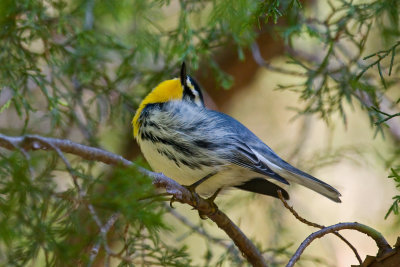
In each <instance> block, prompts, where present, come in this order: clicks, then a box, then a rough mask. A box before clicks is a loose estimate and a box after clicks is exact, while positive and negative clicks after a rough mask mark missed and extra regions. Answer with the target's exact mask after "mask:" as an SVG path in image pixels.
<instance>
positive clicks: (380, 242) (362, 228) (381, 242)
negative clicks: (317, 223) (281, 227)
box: [286, 222, 392, 267]
mask: <svg viewBox="0 0 400 267" xmlns="http://www.w3.org/2000/svg"><path fill="white" fill-rule="evenodd" d="M345 229H348V230H357V231H359V232H361V233H364V234H366V235H368V236H369V237H371V238H372V239H374V241H375V242H376V245H377V246H378V248H379V252H378V257H382V256H383V255H385V254H386V253H391V252H392V248H391V247H390V245H389V244H388V243H387V241H386V240H385V238H384V237H383V236H382V234H381V233H379V232H378V231H376V230H375V229H373V228H371V227H369V226H366V225H363V224H360V223H357V222H348V223H338V224H335V225H331V226H328V227H325V228H323V229H321V230H319V231H317V232H314V233H312V234H311V235H309V236H308V237H307V238H306V239H305V240H304V241H303V242H302V243H301V245H300V246H299V248H298V249H297V250H296V252H295V254H294V255H293V256H292V258H291V259H290V261H289V263H288V264H287V265H286V267H292V266H294V264H295V263H296V262H297V261H298V260H299V258H300V256H301V254H302V253H303V252H304V250H305V249H306V247H308V246H309V245H310V244H311V242H313V241H314V240H315V239H317V238H321V237H323V236H324V235H326V234H330V233H335V232H337V231H339V230H345Z"/></svg>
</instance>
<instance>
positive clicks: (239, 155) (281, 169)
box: [209, 111, 341, 202]
mask: <svg viewBox="0 0 400 267" xmlns="http://www.w3.org/2000/svg"><path fill="white" fill-rule="evenodd" d="M209 112H210V117H215V119H217V118H218V119H220V122H221V123H222V125H221V126H223V127H224V128H225V129H229V131H230V132H231V133H232V135H231V142H232V145H234V146H235V150H234V151H235V153H233V157H232V158H231V159H230V161H231V162H232V163H234V164H237V165H239V166H242V167H246V168H249V169H251V170H253V171H255V172H258V173H260V174H264V175H266V176H269V177H272V178H274V179H276V180H278V181H280V182H283V183H288V182H287V181H286V180H288V181H289V182H295V183H298V184H301V185H303V186H305V187H307V188H309V189H312V190H314V191H316V192H317V193H320V194H322V195H324V196H326V197H327V198H329V199H331V200H333V201H335V202H341V200H340V198H339V197H340V196H341V195H340V193H339V192H338V191H337V190H336V189H335V188H333V187H332V186H330V185H328V184H327V183H324V182H323V181H321V180H319V179H317V178H315V177H313V176H311V175H310V174H308V173H305V172H303V171H301V170H299V169H297V168H295V167H293V166H292V165H290V164H289V163H287V162H286V161H284V160H283V159H281V158H280V157H279V156H278V155H277V154H276V153H275V152H274V151H273V150H272V149H271V148H270V147H268V146H267V145H266V144H264V143H263V142H262V141H261V140H260V139H259V138H258V137H257V136H256V135H255V134H253V133H252V132H251V131H250V130H249V129H247V128H246V127H245V126H244V125H243V124H241V123H240V122H238V121H237V120H235V119H233V118H232V117H230V116H228V115H226V114H223V113H219V112H216V111H209Z"/></svg>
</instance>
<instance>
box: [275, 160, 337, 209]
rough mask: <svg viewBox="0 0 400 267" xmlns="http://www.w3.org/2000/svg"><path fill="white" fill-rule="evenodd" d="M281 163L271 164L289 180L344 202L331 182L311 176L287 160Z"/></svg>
mask: <svg viewBox="0 0 400 267" xmlns="http://www.w3.org/2000/svg"><path fill="white" fill-rule="evenodd" d="M279 163H280V164H279V166H277V165H275V164H273V165H274V166H271V169H272V170H273V171H274V172H276V173H278V174H279V175H280V176H282V177H284V178H285V179H287V180H288V181H289V182H294V183H297V184H301V185H303V186H305V187H307V188H309V189H311V190H314V191H315V192H317V193H320V194H321V195H323V196H326V197H327V198H329V199H331V200H333V201H335V202H342V201H341V200H340V196H341V194H340V193H339V191H337V190H336V189H335V188H333V187H332V186H330V185H329V184H327V183H324V182H323V181H321V180H319V179H317V178H315V177H313V176H311V175H310V174H308V173H305V172H303V171H301V170H299V169H297V168H295V167H293V166H292V165H290V164H289V163H287V162H286V161H283V160H282V162H279Z"/></svg>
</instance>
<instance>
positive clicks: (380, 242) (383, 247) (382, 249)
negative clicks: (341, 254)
mask: <svg viewBox="0 0 400 267" xmlns="http://www.w3.org/2000/svg"><path fill="white" fill-rule="evenodd" d="M278 195H279V198H280V200H281V201H282V203H283V205H284V206H285V208H287V209H288V210H289V211H290V212H291V213H292V214H293V215H294V217H295V218H296V219H297V220H299V221H301V222H302V223H304V224H306V225H309V226H312V227H316V228H319V229H321V231H322V230H324V229H326V228H330V227H331V226H329V227H326V226H324V225H320V224H316V223H313V222H310V221H308V220H306V219H304V218H303V217H301V216H300V215H299V214H298V213H297V212H296V211H295V210H294V209H293V207H291V206H289V204H288V203H287V202H286V200H285V198H284V197H283V195H282V192H281V191H278ZM344 224H353V226H354V227H356V228H357V227H358V228H363V231H361V230H359V229H356V228H354V229H355V230H358V231H360V232H363V233H365V234H367V235H369V236H370V237H371V238H373V239H374V240H375V241H376V243H377V246H378V248H379V253H380V254H382V253H386V252H387V251H388V250H391V247H390V245H389V244H388V243H387V241H386V240H385V238H384V237H383V236H382V235H381V234H380V233H379V232H377V231H376V230H374V229H372V228H370V227H368V226H366V225H362V224H359V223H356V222H355V223H344ZM349 229H353V228H349ZM329 233H333V234H334V235H336V236H337V237H339V238H340V239H341V240H342V241H343V242H345V243H346V244H347V245H348V246H349V247H350V249H351V250H352V251H353V252H354V255H355V256H356V258H357V260H358V262H359V263H360V264H362V259H361V257H360V255H359V254H358V252H357V249H356V248H355V247H354V246H353V245H352V244H351V243H350V242H349V241H348V240H347V239H346V238H344V237H343V236H342V235H341V234H339V233H338V232H337V231H330V232H329ZM311 242H312V240H311V241H310V243H311ZM303 243H304V241H303ZM302 245H303V244H302ZM307 246H308V245H306V246H305V247H304V248H303V249H302V250H301V252H300V253H299V255H298V258H299V257H300V255H301V254H302V252H303V251H304V249H305V248H306V247H307ZM299 249H300V247H299ZM299 249H298V250H297V251H296V253H297V252H298V251H299ZM296 253H295V254H294V255H293V257H292V259H293V258H294V257H295V256H296ZM298 258H297V259H296V260H295V261H294V262H293V263H292V265H293V264H294V263H295V262H296V261H297V260H298ZM292 259H291V261H292ZM291 261H290V262H291ZM290 262H289V264H290ZM289 264H288V265H287V267H289V266H292V265H289Z"/></svg>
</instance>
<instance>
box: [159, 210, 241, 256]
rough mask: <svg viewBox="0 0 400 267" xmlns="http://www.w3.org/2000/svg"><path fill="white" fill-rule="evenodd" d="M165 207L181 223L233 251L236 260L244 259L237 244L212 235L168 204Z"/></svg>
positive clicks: (228, 250) (230, 251)
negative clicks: (236, 246)
mask: <svg viewBox="0 0 400 267" xmlns="http://www.w3.org/2000/svg"><path fill="white" fill-rule="evenodd" d="M165 208H166V209H168V211H169V212H170V213H171V215H172V216H174V217H175V218H176V219H177V220H179V221H180V222H181V223H183V224H184V225H186V226H187V227H189V228H190V229H191V230H192V231H193V232H196V233H197V234H199V235H201V236H203V237H204V238H206V239H207V240H209V241H211V242H213V243H215V244H217V245H219V246H221V247H222V248H223V249H225V250H226V251H227V252H229V253H231V254H232V256H233V257H234V258H235V260H236V261H238V262H241V261H242V259H241V258H240V256H239V253H238V252H239V251H238V250H237V249H235V245H234V244H233V243H232V242H230V243H229V244H228V243H226V242H224V240H223V239H220V238H216V237H213V236H211V235H210V234H209V233H207V232H206V231H205V230H204V229H203V228H202V227H201V226H199V225H195V224H194V223H192V222H191V221H189V220H188V219H187V218H186V217H185V216H183V215H181V214H180V213H178V212H177V211H176V210H175V209H173V208H171V207H170V206H168V205H165Z"/></svg>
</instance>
